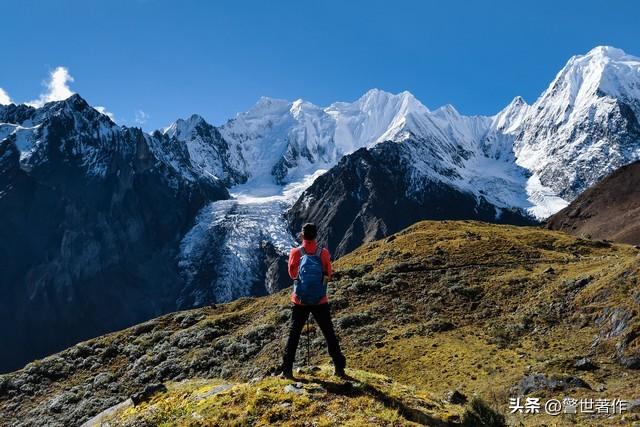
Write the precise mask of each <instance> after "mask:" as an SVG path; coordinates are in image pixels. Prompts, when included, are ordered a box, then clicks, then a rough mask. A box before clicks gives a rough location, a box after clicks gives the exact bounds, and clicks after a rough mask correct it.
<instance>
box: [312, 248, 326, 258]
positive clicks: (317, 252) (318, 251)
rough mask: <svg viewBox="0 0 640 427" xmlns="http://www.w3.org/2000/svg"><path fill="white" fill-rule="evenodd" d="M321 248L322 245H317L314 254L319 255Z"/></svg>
mask: <svg viewBox="0 0 640 427" xmlns="http://www.w3.org/2000/svg"><path fill="white" fill-rule="evenodd" d="M323 249H324V248H323V247H322V246H320V245H318V247H317V248H316V253H315V254H314V255H315V256H317V257H319V256H320V254H321V253H322V250H323Z"/></svg>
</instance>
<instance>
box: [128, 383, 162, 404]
mask: <svg viewBox="0 0 640 427" xmlns="http://www.w3.org/2000/svg"><path fill="white" fill-rule="evenodd" d="M166 391H167V387H166V386H165V385H164V384H149V385H148V386H146V387H145V388H144V390H142V391H140V392H138V393H134V394H133V395H132V396H131V401H132V402H133V404H134V405H139V404H140V403H142V402H145V401H147V400H149V398H151V396H153V395H154V394H156V393H163V392H166Z"/></svg>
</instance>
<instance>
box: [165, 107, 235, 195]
mask: <svg viewBox="0 0 640 427" xmlns="http://www.w3.org/2000/svg"><path fill="white" fill-rule="evenodd" d="M163 133H164V134H165V135H167V136H168V137H170V138H175V139H177V140H178V141H182V142H184V143H185V146H186V148H187V150H188V153H189V155H188V158H189V159H190V166H192V167H195V168H197V169H198V171H199V174H200V175H204V176H207V175H209V176H213V177H215V178H216V179H219V180H221V181H222V182H224V184H225V185H226V186H228V187H230V186H232V185H235V184H240V183H243V182H245V181H246V180H247V177H248V168H247V164H246V161H245V159H244V158H243V156H242V151H241V146H239V145H233V146H230V145H229V143H227V141H225V140H224V138H222V135H221V134H220V131H219V130H218V128H216V127H215V126H212V125H210V124H209V123H207V122H206V121H205V120H204V119H203V118H202V117H201V116H198V115H197V114H194V115H192V116H191V117H189V118H188V119H187V120H183V119H179V120H177V121H176V122H174V123H173V124H171V125H170V126H169V127H168V128H166V129H165V130H164V132H163Z"/></svg>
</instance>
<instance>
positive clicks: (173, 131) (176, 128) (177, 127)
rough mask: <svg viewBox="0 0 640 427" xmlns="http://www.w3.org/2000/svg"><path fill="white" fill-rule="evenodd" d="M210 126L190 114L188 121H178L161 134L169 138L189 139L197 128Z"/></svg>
mask: <svg viewBox="0 0 640 427" xmlns="http://www.w3.org/2000/svg"><path fill="white" fill-rule="evenodd" d="M207 125H208V126H210V125H209V124H208V123H207V122H206V120H205V119H204V118H202V116H200V115H198V114H192V115H191V117H189V118H188V119H178V120H176V121H175V122H173V123H172V124H171V125H169V126H168V127H166V128H165V129H164V130H163V131H162V133H164V134H165V135H167V136H169V137H177V138H185V137H189V136H190V135H192V134H193V132H195V131H196V129H197V128H198V127H201V126H207Z"/></svg>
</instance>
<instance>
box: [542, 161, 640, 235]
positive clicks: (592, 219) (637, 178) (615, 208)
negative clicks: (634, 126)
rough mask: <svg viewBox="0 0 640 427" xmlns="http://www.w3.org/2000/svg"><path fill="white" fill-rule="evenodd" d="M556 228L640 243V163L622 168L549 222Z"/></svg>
mask: <svg viewBox="0 0 640 427" xmlns="http://www.w3.org/2000/svg"><path fill="white" fill-rule="evenodd" d="M547 227H548V228H550V229H552V230H562V231H565V232H567V233H571V234H574V235H576V236H591V237H592V238H594V239H607V240H612V241H614V242H621V243H629V244H633V245H638V244H640V162H635V163H632V164H630V165H628V166H624V167H621V168H620V169H618V170H617V171H615V172H614V173H612V174H611V175H609V176H608V177H606V178H605V179H603V180H602V181H600V182H599V183H597V184H596V185H594V186H593V187H591V188H589V189H588V190H586V191H585V192H584V193H582V194H580V195H579V196H578V197H577V198H576V199H575V200H574V201H573V202H571V204H570V205H569V206H567V207H566V208H564V209H562V210H561V211H560V212H558V213H557V214H555V215H553V216H552V217H551V218H549V220H548V221H547Z"/></svg>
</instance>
